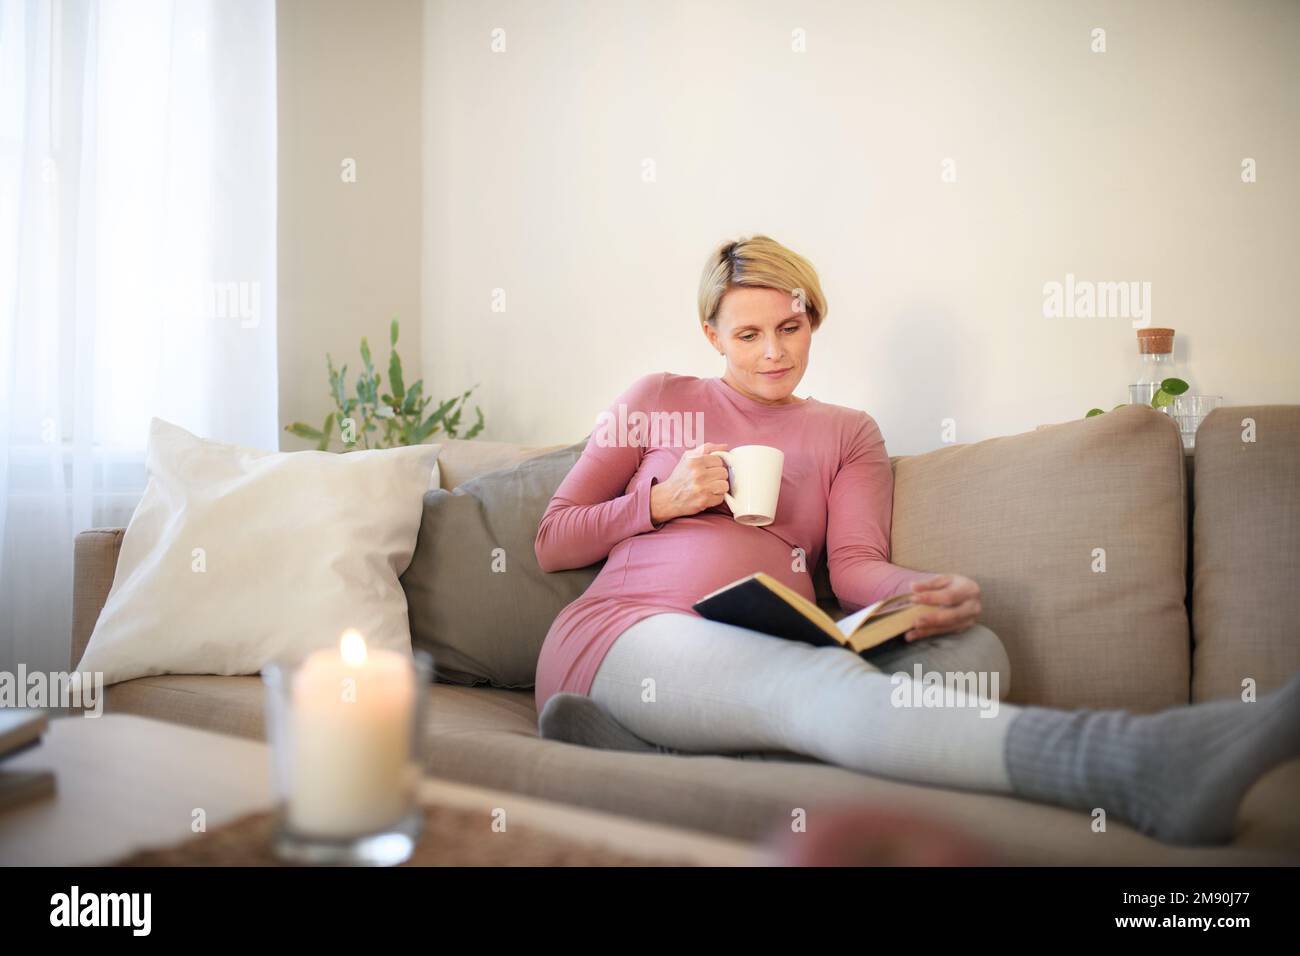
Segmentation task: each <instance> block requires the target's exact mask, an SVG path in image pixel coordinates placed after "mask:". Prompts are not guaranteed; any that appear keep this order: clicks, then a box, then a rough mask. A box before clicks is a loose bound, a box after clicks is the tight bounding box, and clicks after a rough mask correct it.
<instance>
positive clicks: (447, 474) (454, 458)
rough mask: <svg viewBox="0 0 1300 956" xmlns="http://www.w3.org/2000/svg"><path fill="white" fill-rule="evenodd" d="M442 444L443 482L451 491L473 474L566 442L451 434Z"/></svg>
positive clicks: (493, 468) (509, 464)
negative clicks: (539, 442) (484, 438)
mask: <svg viewBox="0 0 1300 956" xmlns="http://www.w3.org/2000/svg"><path fill="white" fill-rule="evenodd" d="M441 444H442V451H440V452H439V453H438V468H439V473H440V474H439V477H440V478H441V485H440V486H439V487H442V488H446V489H447V490H448V491H450V490H451V489H453V488H455V487H456V486H457V485H461V484H464V483H465V482H467V481H469V480H470V479H471V478H477V477H478V476H479V475H485V474H487V473H488V472H490V471H497V470H499V469H501V468H508V467H510V466H511V465H517V464H519V463H520V462H521V461H526V460H528V459H529V458H534V457H536V456H537V455H541V454H544V453H545V452H548V451H557V450H559V449H561V448H564V447H565V446H564V445H518V444H515V443H514V442H505V441H480V440H479V439H477V438H476V439H473V440H467V439H464V438H450V439H447V440H445V441H444V442H442V443H441Z"/></svg>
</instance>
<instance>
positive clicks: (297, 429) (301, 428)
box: [284, 422, 321, 441]
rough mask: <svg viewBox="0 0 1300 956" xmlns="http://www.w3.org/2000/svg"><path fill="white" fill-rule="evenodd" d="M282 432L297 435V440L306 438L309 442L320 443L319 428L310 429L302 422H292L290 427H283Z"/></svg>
mask: <svg viewBox="0 0 1300 956" xmlns="http://www.w3.org/2000/svg"><path fill="white" fill-rule="evenodd" d="M284 430H285V431H287V432H289V433H290V434H293V435H297V436H298V437H299V438H306V439H309V440H311V441H320V439H321V431H320V429H319V428H312V427H311V426H310V425H307V424H305V423H303V422H294V423H293V424H292V425H285V426H284Z"/></svg>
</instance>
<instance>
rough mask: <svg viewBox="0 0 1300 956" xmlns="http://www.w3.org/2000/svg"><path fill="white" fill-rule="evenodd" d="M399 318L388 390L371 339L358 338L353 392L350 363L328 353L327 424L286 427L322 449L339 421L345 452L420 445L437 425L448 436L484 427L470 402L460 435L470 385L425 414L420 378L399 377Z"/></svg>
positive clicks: (427, 400)
mask: <svg viewBox="0 0 1300 956" xmlns="http://www.w3.org/2000/svg"><path fill="white" fill-rule="evenodd" d="M397 331H398V329H397V320H396V319H393V322H392V325H391V326H390V327H389V332H388V337H389V347H390V350H391V351H390V355H389V358H388V391H386V392H384V393H383V394H380V391H379V387H380V382H381V376H380V375H379V374H378V373H377V372H376V371H375V368H374V365H373V363H372V362H371V357H370V343H368V342H367V341H366V339H365V337H364V336H363V337H362V339H361V362H362V365H363V369H362V371H361V373H360V374H359V375H358V376H357V385H356V390H355V393H354V394H352V395H349V394H348V388H347V374H348V367H347V366H346V365H344V366H343V367H342V368H341V369H336V368H335V367H334V359H333V358H332V357H331V356H330V355H329V353H328V352H327V353H326V354H325V361H326V364H327V367H328V369H329V388H330V397H331V398H333V399H334V405H335V411H333V412H330V413H329V414H328V415H327V416H325V424H324V425H322V426H321V427H320V428H315V427H313V426H311V425H308V424H306V423H304V422H294V423H293V424H291V425H286V426H285V427H284V430H285V431H287V432H290V433H291V434H294V435H297V436H298V437H299V438H306V439H307V440H308V441H314V442H316V447H317V448H318V449H319V450H320V451H328V450H329V446H330V441H331V440H332V438H333V437H334V426H335V425H336V424H337V425H338V426H339V441H340V443H341V444H342V445H343V450H344V451H355V450H357V449H359V448H396V447H400V446H402V445H418V444H420V443H421V442H424V441H427V440H428V439H429V438H431V437H432V436H433V435H435V434H437V433H438V431H439V430H442V431H444V432H446V433H447V436H448V437H449V438H462V437H463V438H473V437H474V436H475V435H477V434H478V433H479V432H481V431H482V430H483V410H482V409H481V408H479V407H478V405H475V406H474V412H475V414H476V416H477V419H478V420H477V421H476V422H475V423H474V425H473V427H471V428H470V429H469V431H468V432H466V433H465V434H464V435H463V436H462V435H460V434H459V429H460V417H461V413H462V412H463V411H464V409H465V401H466V399H468V398H469V396H470V393H471V392H473V391H474V389H475V388H478V385H477V384H476V385H474V386H473V388H470V389H469V390H468V391H466V392H465V393H464V394H463V395H454V396H452V397H451V398H448V399H446V400H445V401H442V402H439V403H438V407H437V408H435V409H434V410H433V411H432V412H430V413H429V414H428V415H427V416H426V415H425V411H426V410H427V409H428V407H429V405H430V403H431V402H432V401H433V399H432V398H429V397H427V396H426V395H425V394H424V380H423V379H420V380H417V381H415V382H413V383H411V385H410V386H407V385H406V384H405V380H404V379H403V377H402V360H401V358H400V357H399V356H398V354H397Z"/></svg>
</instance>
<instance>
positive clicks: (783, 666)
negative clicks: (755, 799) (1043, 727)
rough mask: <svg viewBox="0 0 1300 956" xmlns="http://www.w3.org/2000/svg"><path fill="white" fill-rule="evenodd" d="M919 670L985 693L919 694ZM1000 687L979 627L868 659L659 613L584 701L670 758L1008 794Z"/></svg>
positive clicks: (1006, 674)
mask: <svg viewBox="0 0 1300 956" xmlns="http://www.w3.org/2000/svg"><path fill="white" fill-rule="evenodd" d="M918 663H919V664H920V665H921V670H922V673H923V674H926V675H929V674H933V675H935V676H933V677H930V678H929V679H930V680H931V681H942V682H943V683H944V685H949V682H955V683H952V684H951V686H952V687H954V688H961V687H965V688H974V687H976V686H979V687H980V688H981V689H982V691H983V693H981V694H978V695H966V696H963V695H961V694H957V695H953V694H949V695H947V696H946V697H945V695H944V694H943V693H942V691H939V692H934V691H932V692H931V694H930V695H929V696H928V697H925V696H923V695H922V694H921V691H920V688H918V687H916V686H913V683H914V682H913V678H914V677H915V665H916V664H918ZM900 672H906V674H907V677H901V676H896V675H898V674H900ZM980 675H982V678H981V677H980ZM994 675H996V677H995V676H994ZM1010 678H1011V672H1010V662H1009V660H1008V658H1007V654H1006V650H1005V649H1004V648H1003V646H1002V642H1001V641H1000V640H999V639H998V637H997V635H996V634H994V633H993V632H992V631H991V630H989V629H988V628H987V627H984V626H983V625H981V624H975V625H973V626H971V627H970V628H967V629H966V630H965V631H962V632H959V633H956V634H944V635H938V636H935V637H928V638H924V639H922V640H920V641H915V642H913V643H911V644H904V645H903V646H901V647H896V646H891V647H889V648H887V649H878V650H877V651H876V652H875V653H874V654H871V656H870V660H869V661H868V660H864V659H863V658H862V657H860V656H858V655H856V654H854V653H852V652H850V651H847V650H844V649H843V648H838V647H814V646H812V645H810V644H804V643H801V642H798V641H788V640H785V639H783V638H778V637H772V636H770V635H767V634H762V633H760V632H758V631H751V630H748V629H747V628H741V627H735V626H734V625H730V624H720V623H718V622H716V621H709V620H707V619H705V618H702V617H699V616H697V615H694V614H677V613H672V614H668V613H665V614H655V615H652V616H650V617H647V618H643V619H642V620H640V621H638V622H637V623H636V624H634V625H632V626H631V627H630V628H628V629H627V630H626V631H624V632H623V633H622V634H620V635H619V637H618V639H617V640H616V641H615V642H614V644H613V646H612V647H611V648H610V649H609V651H608V652H607V653H606V655H605V658H604V660H603V661H602V662H601V665H600V668H599V670H598V671H597V672H596V677H595V680H594V681H593V683H592V686H591V691H590V696H591V697H592V699H593V700H595V701H596V702H597V703H599V704H600V705H601V706H602V707H604V708H605V709H606V710H608V711H609V712H610V714H611V715H612V716H613V717H615V718H616V719H617V720H618V721H619V722H620V723H622V724H623V725H624V726H625V727H627V728H628V729H629V730H631V731H632V732H633V733H636V734H637V735H638V736H640V737H642V738H644V739H646V740H649V741H652V742H654V743H657V744H660V745H662V746H665V747H668V748H672V749H673V750H676V751H678V752H684V753H695V754H702V753H711V754H730V755H735V756H743V757H746V758H749V759H781V760H789V759H800V758H801V757H802V758H804V759H811V760H817V761H822V762H826V763H833V764H836V765H838V766H842V767H847V768H849V769H854V770H860V771H863V772H866V773H871V774H879V775H882V776H889V777H895V778H897V779H901V780H910V781H914V782H920V783H931V784H935V785H939V786H949V787H959V788H965V789H973V790H984V791H994V792H1004V793H1009V792H1010V791H1011V786H1010V782H1009V780H1008V778H1007V771H1006V762H1005V757H1004V752H1003V748H1004V742H1005V737H1006V730H1007V725H1008V724H1009V723H1010V721H1011V719H1012V718H1013V717H1014V716H1015V715H1016V714H1017V713H1018V712H1019V708H1018V707H1016V706H1014V705H1011V704H1005V703H1001V701H1002V699H1004V698H1005V697H1006V695H1007V692H1008V691H1009V690H1010V686H1011V683H1010ZM976 679H982V680H983V683H982V684H979V685H977V684H976V683H975V681H976ZM995 680H996V684H995V683H994V681H995ZM963 681H965V682H966V683H963ZM921 683H922V684H924V683H925V682H924V681H923V682H921ZM927 701H928V703H927ZM936 701H938V703H936Z"/></svg>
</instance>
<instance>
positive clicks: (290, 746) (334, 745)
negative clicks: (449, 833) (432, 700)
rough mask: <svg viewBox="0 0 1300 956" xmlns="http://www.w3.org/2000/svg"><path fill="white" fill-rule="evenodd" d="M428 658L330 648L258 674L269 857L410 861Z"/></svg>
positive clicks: (348, 638)
mask: <svg viewBox="0 0 1300 956" xmlns="http://www.w3.org/2000/svg"><path fill="white" fill-rule="evenodd" d="M432 673H433V659H432V658H431V657H430V655H429V654H428V653H427V652H424V651H417V652H415V653H414V654H413V655H407V654H404V653H401V652H399V651H393V650H386V649H367V648H366V646H365V642H364V639H362V638H361V636H360V635H359V634H357V633H356V632H355V631H349V632H345V633H344V635H343V638H342V639H341V640H340V642H339V646H338V647H337V648H325V649H322V650H318V651H314V652H312V653H311V654H309V655H308V656H306V657H305V658H299V659H296V660H279V661H274V662H272V663H269V664H267V665H266V666H265V667H263V669H262V680H263V685H264V687H265V693H266V731H267V739H268V742H269V744H270V747H271V760H272V776H273V779H274V784H275V797H276V804H275V830H274V837H273V843H274V845H273V847H272V849H273V850H274V852H275V855H276V856H277V857H279V858H280V859H282V860H286V861H290V862H294V863H310V864H336V865H339V864H341V865H363V866H392V865H394V864H397V863H401V862H403V861H404V860H407V859H409V858H410V856H411V853H412V852H413V851H414V849H415V845H416V843H417V842H418V840H419V837H420V832H421V829H422V827H423V823H424V817H423V812H422V810H421V809H420V806H419V802H418V789H419V782H420V776H421V772H422V767H423V757H422V755H423V752H424V724H425V713H426V708H427V701H428V689H427V688H428V685H429V683H430V681H431V680H432Z"/></svg>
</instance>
